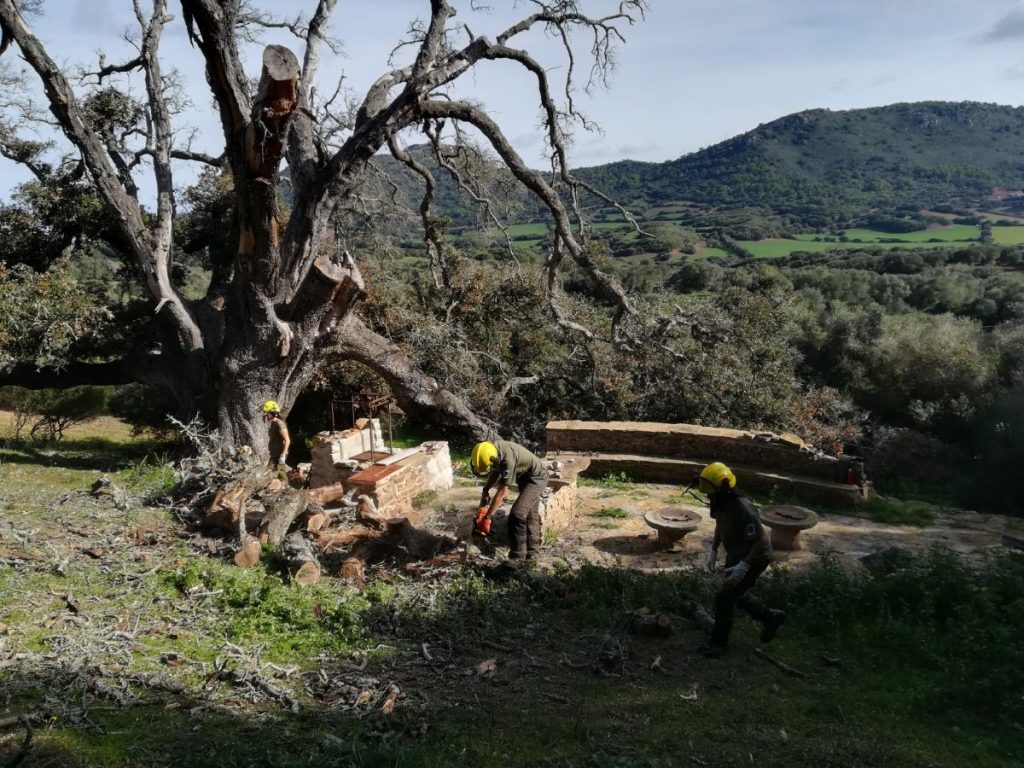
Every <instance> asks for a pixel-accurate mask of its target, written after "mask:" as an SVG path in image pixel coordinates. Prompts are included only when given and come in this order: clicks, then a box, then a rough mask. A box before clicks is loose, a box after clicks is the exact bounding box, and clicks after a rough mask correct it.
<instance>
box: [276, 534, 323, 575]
mask: <svg viewBox="0 0 1024 768" xmlns="http://www.w3.org/2000/svg"><path fill="white" fill-rule="evenodd" d="M281 554H282V555H283V556H284V558H285V560H287V562H288V572H289V573H291V575H292V581H294V582H295V583H296V584H316V583H317V582H318V581H320V563H318V562H317V559H316V554H315V553H314V552H313V547H312V546H311V544H310V541H309V540H308V539H307V538H306V536H305V534H304V533H302V532H301V531H295V532H294V533H290V534H288V536H287V537H285V540H284V541H283V542H281Z"/></svg>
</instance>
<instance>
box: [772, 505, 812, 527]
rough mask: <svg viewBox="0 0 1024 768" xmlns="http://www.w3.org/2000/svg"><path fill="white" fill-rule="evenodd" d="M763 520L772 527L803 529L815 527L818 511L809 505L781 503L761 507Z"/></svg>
mask: <svg viewBox="0 0 1024 768" xmlns="http://www.w3.org/2000/svg"><path fill="white" fill-rule="evenodd" d="M761 520H762V522H764V524H765V525H767V526H769V527H772V528H790V529H792V530H796V531H803V530H805V529H807V528H813V527H814V526H815V525H817V524H818V513H817V512H815V511H814V510H813V509H807V507H794V506H790V505H781V506H777V507H763V508H762V509H761Z"/></svg>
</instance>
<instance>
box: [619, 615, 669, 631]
mask: <svg viewBox="0 0 1024 768" xmlns="http://www.w3.org/2000/svg"><path fill="white" fill-rule="evenodd" d="M629 629H630V631H632V632H636V633H638V634H641V635H649V636H651V637H668V636H669V635H670V634H672V617H671V616H669V615H668V614H667V613H642V612H640V611H634V612H631V613H629Z"/></svg>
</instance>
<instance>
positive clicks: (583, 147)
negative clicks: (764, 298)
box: [0, 0, 1024, 195]
mask: <svg viewBox="0 0 1024 768" xmlns="http://www.w3.org/2000/svg"><path fill="white" fill-rule="evenodd" d="M253 1H254V4H255V5H257V6H258V7H267V8H269V7H273V8H274V10H275V11H276V12H277V13H279V14H281V15H285V16H292V15H294V14H296V13H298V12H300V11H303V10H305V11H307V12H308V11H309V10H311V9H312V7H313V5H314V0H275V2H272V3H271V2H268V0H253ZM142 2H143V6H144V7H145V6H146V5H147V0H142ZM453 2H454V4H455V5H456V7H457V8H458V9H459V16H458V19H459V20H460V21H463V22H466V23H467V24H468V25H469V26H470V28H472V29H473V31H474V32H475V33H478V34H479V33H487V34H489V35H493V34H494V33H496V32H497V31H499V30H501V29H503V28H504V27H505V26H507V25H508V24H509V23H510V22H511V21H513V20H515V19H517V18H519V17H521V16H523V15H524V14H526V13H529V12H530V7H529V4H528V3H526V2H523V0H519V1H518V2H514V1H513V0H489V4H490V6H491V10H490V11H489V12H472V11H470V10H469V8H468V6H469V2H468V0H465V1H462V0H453ZM582 2H583V6H584V8H585V9H588V10H589V9H592V10H593V12H595V13H599V12H602V11H605V10H607V9H608V8H609V7H611V6H614V5H615V3H609V2H608V1H607V0H582ZM650 5H651V8H650V11H649V13H648V16H647V20H646V21H645V22H642V23H640V24H638V25H637V26H635V27H632V28H627V29H625V34H626V37H627V44H626V45H625V46H624V47H622V48H621V49H620V50H619V56H618V59H619V66H618V69H617V72H616V74H615V76H614V78H613V81H612V83H611V88H610V89H609V90H608V91H603V90H600V91H598V92H596V93H594V94H593V96H591V97H586V96H582V95H581V96H580V99H579V105H580V106H581V107H582V109H583V110H584V111H585V112H586V113H587V115H588V116H589V117H591V118H593V119H594V120H596V121H597V122H598V123H599V124H600V125H601V126H602V128H603V129H604V133H603V134H601V135H590V134H586V133H583V134H580V135H578V136H577V140H576V143H575V146H574V148H573V152H572V159H573V162H574V163H575V164H576V165H592V164H598V163H604V162H609V161H611V160H619V159H624V158H630V159H635V160H649V161H662V160H669V159H673V158H676V157H678V156H680V155H682V154H685V153H688V152H692V151H694V150H696V149H699V148H701V147H703V146H707V145H710V144H713V143H715V142H718V141H721V140H722V139H725V138H728V137H729V136H733V135H735V134H737V133H741V132H743V131H746V130H749V129H750V128H753V127H754V126H756V125H758V124H759V123H763V122H768V121H770V120H773V119H775V118H777V117H781V116H783V115H786V114H789V113H792V112H797V111H800V110H803V109H810V108H816V107H825V108H830V109H849V108H855V107H867V106H878V105H883V104H890V103H894V102H899V101H921V100H949V101H957V100H967V99H969V100H975V101H987V102H997V103H1001V104H1012V105H1019V104H1021V103H1022V102H1024V45H1022V43H1024V2H1014V1H1010V0H987V2H985V3H976V2H974V1H973V0H651V3H650ZM43 6H44V15H43V16H42V17H37V18H34V19H31V20H30V23H31V25H32V26H33V28H34V29H35V30H36V32H37V34H39V35H40V37H42V38H43V39H44V40H45V41H47V42H48V43H49V48H50V51H51V55H53V56H54V57H55V58H57V59H58V61H61V62H64V63H66V64H68V65H71V64H75V63H84V62H89V61H94V60H95V53H96V51H98V50H103V51H104V52H106V54H107V58H108V61H116V60H118V59H121V58H125V53H126V51H127V49H126V47H125V45H124V43H123V40H122V35H123V33H124V31H125V29H126V28H128V27H129V26H130V25H131V23H132V21H133V17H132V15H131V3H130V0H44V3H43ZM170 6H171V11H172V12H173V13H175V15H176V16H177V17H178V18H176V19H175V21H174V22H173V23H172V24H171V26H170V27H169V29H168V31H167V34H166V36H165V40H164V44H163V53H164V59H165V61H167V62H168V63H169V64H173V65H174V66H177V67H178V68H179V69H180V70H181V71H182V74H183V75H184V76H185V78H186V80H187V82H189V83H190V87H189V95H190V99H191V101H192V102H193V106H192V108H191V109H190V110H189V112H188V113H187V114H186V115H185V122H187V124H188V125H190V126H192V127H194V128H196V129H197V134H196V136H197V138H196V141H195V144H194V146H195V148H201V149H206V150H209V151H213V152H219V146H218V140H219V138H220V134H219V128H218V125H217V121H216V115H215V113H214V112H213V110H212V107H211V102H210V98H209V96H208V92H207V90H206V83H205V79H204V77H203V74H202V69H201V66H202V63H201V60H200V58H199V56H198V52H197V51H195V50H193V49H191V48H190V47H189V45H188V42H187V41H186V39H185V35H184V28H183V26H182V24H181V20H180V8H179V7H178V5H177V3H176V2H175V0H171V3H170ZM428 9H429V2H428V0H340V1H339V4H338V9H337V10H336V12H335V15H334V23H333V30H334V33H335V34H336V35H337V36H338V37H340V38H341V40H342V41H343V44H344V54H343V55H342V56H340V57H335V56H332V55H331V54H330V53H329V52H325V53H326V58H325V62H324V65H323V68H322V70H321V76H320V82H321V89H322V90H324V89H328V88H332V87H333V84H334V82H335V80H336V79H337V77H338V76H339V75H341V74H342V73H344V75H345V78H346V83H347V84H348V85H349V86H350V87H351V88H353V89H354V90H355V91H356V92H360V91H362V90H364V89H365V87H366V86H367V85H368V84H369V83H370V82H372V80H373V79H374V78H375V77H376V76H378V75H379V74H380V73H381V72H383V71H385V69H386V67H387V58H388V54H389V53H390V51H391V49H392V47H393V46H394V44H395V42H396V40H397V39H398V38H399V37H400V36H401V34H402V32H403V31H404V30H405V29H406V27H407V25H408V23H409V21H410V20H412V19H413V18H415V17H417V16H423V15H424V14H425V13H426V12H427V10H428ZM266 42H282V43H285V44H289V43H290V38H288V37H287V36H285V35H283V34H268V35H267V37H266ZM293 45H294V44H293ZM520 45H524V47H526V46H527V45H528V46H529V47H531V49H532V50H536V51H537V54H538V56H539V57H540V58H541V59H542V61H543V63H544V64H545V65H546V66H548V67H553V68H560V67H562V66H563V61H562V59H561V58H560V57H559V55H558V49H557V47H556V46H554V45H553V44H552V43H551V41H550V40H546V39H545V38H544V36H543V35H541V34H533V35H532V36H530V37H526V38H524V39H523V40H522V41H520ZM296 50H298V48H296ZM258 52H259V49H258V48H256V47H253V48H251V49H247V50H246V56H247V58H248V60H249V61H250V62H252V63H251V64H250V66H249V67H248V69H249V71H251V72H253V73H254V74H255V73H256V71H257V66H256V64H255V62H256V61H258V59H257V56H258ZM10 55H11V54H10V53H9V54H8V56H10ZM406 55H410V54H406ZM165 66H166V65H165ZM558 71H561V70H560V69H554V70H553V73H557V72H558ZM456 92H457V93H458V94H460V95H462V96H465V97H469V98H474V99H477V100H479V101H482V102H484V103H485V104H486V105H488V107H489V108H490V109H491V110H492V113H493V114H494V115H495V116H496V117H497V118H498V120H499V121H500V122H501V123H502V124H503V125H504V127H505V130H506V133H507V135H509V136H510V137H512V138H513V140H514V143H515V144H516V146H517V147H518V148H519V150H520V151H521V152H522V153H523V154H524V156H525V157H526V158H527V159H528V160H529V161H530V162H531V163H534V164H537V165H539V164H541V163H542V162H543V159H542V155H541V152H542V150H543V141H542V139H541V136H540V132H539V131H538V129H537V124H538V118H539V115H538V110H537V103H536V99H535V98H534V90H533V86H532V83H531V81H530V80H529V78H528V77H526V76H525V75H523V74H522V73H519V72H517V71H515V69H514V68H512V67H511V66H509V65H503V64H486V63H485V64H484V65H483V66H482V67H481V68H480V69H479V71H477V72H475V73H474V74H473V75H472V76H470V77H467V78H466V79H465V80H464V81H462V82H461V83H460V84H459V86H458V88H457V90H456ZM24 178H25V176H24V174H23V172H22V171H20V169H17V168H16V167H14V166H13V165H11V164H10V163H8V162H7V161H5V160H2V159H0V194H2V195H6V194H7V193H8V192H9V190H10V188H11V186H12V185H13V184H15V183H17V182H18V181H20V180H22V179H24ZM179 178H180V179H182V180H184V179H187V178H188V171H186V169H184V168H183V169H182V172H181V174H180V175H179Z"/></svg>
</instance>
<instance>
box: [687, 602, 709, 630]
mask: <svg viewBox="0 0 1024 768" xmlns="http://www.w3.org/2000/svg"><path fill="white" fill-rule="evenodd" d="M686 615H687V618H689V619H690V620H691V621H693V622H694V623H695V624H696V625H697V626H698V627H700V628H701V629H703V630H704V631H705V632H710V631H711V630H712V629H714V627H715V620H714V619H713V618H712V617H711V614H709V613H708V612H707V611H706V610H704V608H703V606H700V605H697V603H690V604H689V605H688V606H687V610H686Z"/></svg>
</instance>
